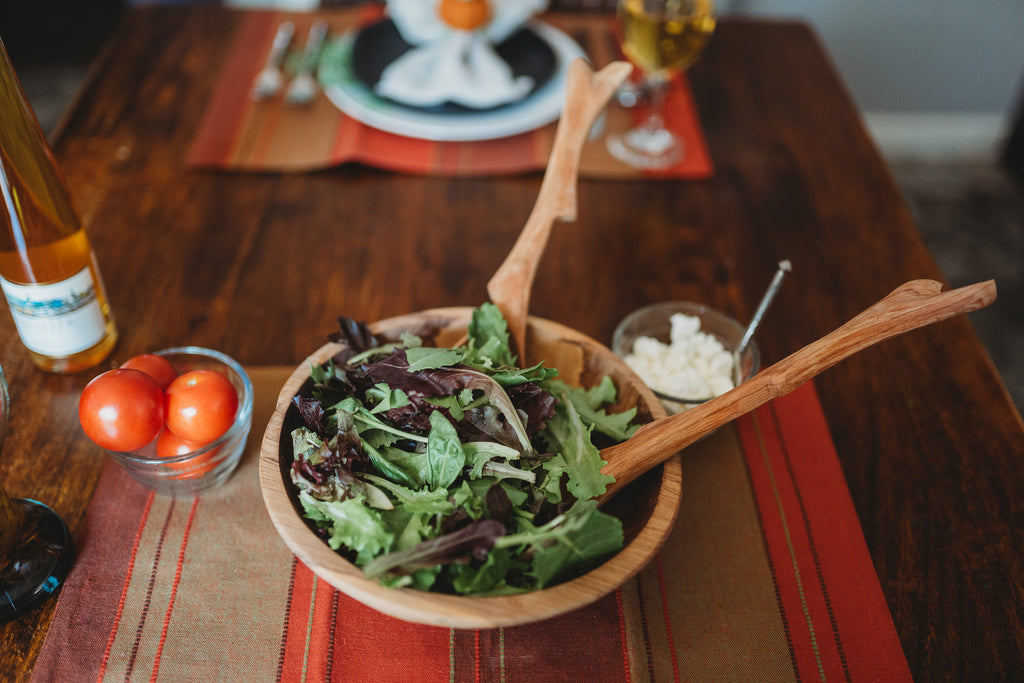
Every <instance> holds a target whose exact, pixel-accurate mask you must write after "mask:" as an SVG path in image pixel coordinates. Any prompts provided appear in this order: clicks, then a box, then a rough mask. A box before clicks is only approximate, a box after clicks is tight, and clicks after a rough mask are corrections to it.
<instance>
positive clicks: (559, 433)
mask: <svg viewBox="0 0 1024 683" xmlns="http://www.w3.org/2000/svg"><path fill="white" fill-rule="evenodd" d="M563 387H564V385H563ZM553 389H554V393H555V395H556V396H558V397H559V398H560V399H561V400H560V401H559V402H558V405H557V406H556V407H555V417H554V418H552V419H551V420H550V421H549V422H548V428H547V430H546V431H545V437H546V439H547V440H548V441H549V442H551V445H552V446H553V448H552V449H551V450H552V451H554V452H557V453H560V458H561V462H560V461H559V457H555V458H552V459H551V460H549V461H547V462H545V463H543V465H544V467H545V468H548V469H549V470H551V471H552V472H556V471H559V470H560V471H559V472H558V473H559V474H561V473H564V474H566V475H568V485H567V486H568V489H569V492H570V493H572V494H573V496H575V497H576V498H579V499H583V500H585V499H588V498H596V497H598V496H600V495H601V494H603V493H604V492H605V489H606V488H607V486H608V484H610V483H611V482H612V481H614V479H613V478H612V477H610V476H608V475H607V474H604V473H602V472H601V468H602V467H603V466H604V465H605V461H604V460H602V459H601V452H600V451H599V450H598V449H597V446H595V445H594V444H593V442H592V441H591V438H590V433H591V431H593V426H592V425H585V424H584V423H583V420H582V419H581V418H580V414H579V413H578V412H577V411H576V407H575V404H574V403H573V401H572V400H571V399H570V398H569V396H568V394H567V392H566V391H564V388H560V387H553ZM549 493H551V491H550V489H549Z"/></svg>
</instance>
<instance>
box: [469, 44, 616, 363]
mask: <svg viewBox="0 0 1024 683" xmlns="http://www.w3.org/2000/svg"><path fill="white" fill-rule="evenodd" d="M630 71H632V66H631V65H630V64H629V63H628V62H621V61H620V62H612V63H611V64H609V65H608V66H606V67H604V68H603V69H601V70H600V71H599V72H597V73H596V74H595V73H593V72H592V71H591V70H590V67H589V66H587V64H586V62H585V61H583V60H582V59H576V60H574V61H573V62H572V63H571V64H570V65H569V72H568V83H567V86H566V97H565V108H564V109H563V111H562V116H561V119H560V120H559V122H558V128H557V129H556V130H555V140H554V143H553V146H552V149H551V156H550V158H549V159H548V165H547V169H546V170H545V172H544V180H543V181H541V186H540V192H539V193H538V195H537V201H536V203H535V204H534V206H533V211H531V212H530V217H529V218H528V219H527V221H526V225H525V226H524V227H523V230H522V232H521V233H520V234H519V238H518V239H517V240H516V243H515V244H514V245H513V247H512V250H511V251H510V252H509V254H508V256H506V257H505V261H504V262H503V263H502V264H501V266H500V267H499V268H498V270H497V271H495V273H494V275H493V276H492V277H491V279H490V281H489V282H488V283H487V294H488V296H489V297H490V300H491V301H492V302H493V303H494V304H496V305H497V306H498V308H499V309H500V310H501V312H502V314H503V315H504V316H505V320H506V321H507V322H508V327H509V333H510V335H511V338H512V343H513V344H514V346H515V351H516V353H518V354H519V357H520V358H521V359H522V358H524V357H525V349H526V317H527V313H528V309H529V305H530V290H531V288H532V286H533V279H534V276H535V275H536V273H537V264H538V262H539V261H540V257H541V254H543V252H544V247H545V246H546V245H547V241H548V236H549V235H550V234H551V225H552V223H554V221H555V220H564V221H571V220H575V219H576V176H577V175H578V173H579V165H580V154H581V153H582V151H583V145H584V143H585V142H586V139H587V134H588V133H589V132H590V128H591V126H592V125H593V124H594V121H595V120H596V119H597V116H598V114H600V113H601V111H602V110H603V109H604V107H605V104H606V103H607V102H608V100H609V98H610V97H611V96H612V93H613V92H615V89H616V88H617V87H619V84H620V83H622V81H624V80H625V79H626V76H628V75H629V73H630Z"/></svg>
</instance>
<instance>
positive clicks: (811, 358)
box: [600, 280, 996, 502]
mask: <svg viewBox="0 0 1024 683" xmlns="http://www.w3.org/2000/svg"><path fill="white" fill-rule="evenodd" d="M941 290H942V285H941V284H939V283H938V282H935V281H933V280H912V281H910V282H907V283H906V284H903V285H901V286H900V287H898V288H896V289H895V290H893V292H892V293H890V294H889V295H888V296H886V297H885V298H884V299H882V300H881V301H879V302H878V303H876V304H874V305H873V306H871V307H870V308H868V309H866V310H865V311H863V312H862V313H860V314H859V315H857V316H856V317H854V318H853V319H851V320H850V321H849V322H847V323H846V324H845V325H842V326H841V327H839V328H837V329H836V330H834V331H832V332H830V333H829V334H827V335H825V336H824V337H822V338H821V339H818V340H817V341H815V342H811V343H810V344H808V345H807V346H805V347H803V348H802V349H800V350H798V351H796V352H795V353H793V354H791V355H789V356H787V357H786V358H784V359H782V360H781V361H779V362H778V363H776V364H774V365H772V366H771V367H769V368H766V369H765V370H763V371H761V372H760V373H758V374H757V375H755V376H754V377H752V378H750V379H749V380H747V381H746V382H744V383H743V384H740V385H739V386H738V387H736V388H735V389H732V390H731V391H729V392H727V393H725V394H722V395H721V396H718V397H717V398H713V399H711V400H709V401H707V402H705V403H701V404H699V405H697V406H695V407H693V408H690V409H689V410H687V411H685V412H682V413H679V414H677V415H672V416H670V417H667V418H662V419H660V420H655V421H654V422H650V423H648V424H646V425H644V426H643V427H641V428H640V429H639V430H637V432H636V434H634V435H633V437H632V438H630V439H629V440H627V441H623V442H622V443H620V444H617V445H615V446H612V447H610V448H605V449H603V450H602V451H601V457H602V459H604V460H606V461H607V463H608V464H606V465H605V466H604V467H603V468H602V469H601V471H602V472H604V473H605V474H608V475H611V476H612V477H614V478H615V481H614V483H612V484H610V485H609V486H608V490H607V491H606V492H605V494H604V495H603V496H602V497H601V499H600V500H601V502H604V501H605V500H607V499H608V498H611V497H612V496H614V495H615V494H616V493H618V492H619V491H620V490H621V489H622V488H623V487H625V486H626V485H627V484H629V483H630V482H631V481H633V480H634V479H636V478H637V477H638V476H640V475H641V474H643V473H644V472H647V471H648V470H649V469H651V468H652V467H654V466H655V465H658V464H660V463H661V462H663V461H665V460H667V459H668V458H669V457H671V456H672V455H673V454H675V453H678V452H679V451H681V450H682V449H684V448H686V447H687V446H689V445H690V444H692V443H693V442H694V441H696V440H697V439H699V438H700V437H702V436H703V435H705V434H707V433H709V432H711V431H713V430H715V429H717V428H719V427H721V426H722V425H724V424H726V423H727V422H730V421H732V420H733V419H735V418H737V417H739V416H740V415H743V414H746V413H748V412H750V411H752V410H754V409H755V408H757V407H759V406H761V405H763V404H765V403H767V402H768V401H770V400H772V399H773V398H777V397H779V396H784V395H785V394H788V393H789V392H791V391H793V390H794V389H796V388H797V387H799V386H800V385H801V384H803V383H804V382H806V381H807V380H809V379H811V378H812V377H814V376H816V375H818V374H819V373H821V372H822V371H824V370H826V369H828V368H830V367H832V366H833V365H835V364H836V363H838V362H839V361H841V360H844V359H846V358H849V357H850V356H852V355H853V354H855V353H857V352H859V351H862V350H864V349H866V348H867V347H869V346H873V345H875V344H877V343H879V342H881V341H885V340H886V339H890V338H892V337H895V336H897V335H900V334H903V333H904V332H909V331H911V330H914V329H917V328H919V327H924V326H926V325H930V324H932V323H935V322H939V321H941V320H945V319H947V318H952V317H953V316H956V315H960V314H961V313H968V312H970V311H976V310H978V309H980V308H984V307H985V306H988V305H989V304H990V303H992V302H993V301H995V299H996V285H995V282H994V281H993V280H988V281H986V282H980V283H977V284H973V285H968V286H966V287H961V288H959V289H954V290H950V291H948V292H942V291H941Z"/></svg>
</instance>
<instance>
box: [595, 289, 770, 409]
mask: <svg viewBox="0 0 1024 683" xmlns="http://www.w3.org/2000/svg"><path fill="white" fill-rule="evenodd" d="M676 313H682V314H684V315H689V316H693V317H695V318H697V319H699V320H700V331H701V332H704V333H706V334H710V335H711V336H713V337H715V338H716V339H718V341H719V342H721V344H722V346H723V347H724V348H725V350H726V351H728V352H729V353H734V352H735V351H736V348H737V347H738V346H739V344H740V341H742V339H743V334H744V333H745V332H746V328H745V327H743V325H740V324H739V323H738V322H736V321H735V320H733V319H732V318H730V317H729V316H727V315H725V314H724V313H719V312H718V311H716V310H715V309H713V308H709V307H707V306H704V305H703V304H697V303H692V302H689V301H664V302H661V303H656V304H651V305H649V306H644V307H643V308H640V309H637V310H636V311H633V312H632V313H630V314H629V315H627V316H626V317H625V318H623V320H622V322H620V323H619V324H618V326H617V327H616V328H615V332H614V334H613V335H612V351H614V352H615V354H616V355H617V356H619V357H620V358H622V359H623V360H625V359H626V357H627V356H629V355H630V354H631V353H632V351H633V344H634V342H635V341H636V340H637V338H639V337H653V338H654V339H657V340H658V341H660V342H662V343H663V344H669V343H670V342H671V339H670V333H671V330H672V323H671V318H672V316H673V315H674V314H676ZM739 365H740V377H741V380H740V382H741V383H742V382H746V381H747V380H748V379H750V378H751V377H753V376H754V375H755V374H757V371H758V370H759V369H760V365H761V354H760V351H759V350H758V348H757V344H756V343H755V342H754V340H753V339H751V340H750V343H749V344H748V345H747V348H746V349H745V350H744V351H743V354H742V355H741V357H740V359H739ZM648 386H649V387H650V389H651V391H653V392H654V395H655V396H657V397H658V398H659V399H661V402H662V404H663V405H664V406H665V410H666V411H667V412H668V414H669V415H673V414H675V413H681V412H683V411H684V410H687V409H689V408H692V407H694V406H696V405H699V404H701V403H704V402H705V401H708V400H710V399H711V398H713V397H712V396H672V395H669V394H666V393H664V392H662V391H659V390H658V389H657V388H655V387H653V386H650V383H648Z"/></svg>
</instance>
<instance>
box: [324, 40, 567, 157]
mask: <svg viewBox="0 0 1024 683" xmlns="http://www.w3.org/2000/svg"><path fill="white" fill-rule="evenodd" d="M530 28H531V29H532V30H533V31H534V32H536V33H537V35H538V36H540V37H541V39H543V40H544V41H546V42H547V43H548V45H550V46H551V49H552V50H553V51H554V53H555V71H554V73H553V74H552V76H551V78H550V79H548V81H547V83H545V84H544V85H543V86H541V87H540V88H538V89H537V90H536V91H535V92H533V93H531V94H530V95H529V96H527V97H525V98H523V99H522V100H520V101H519V102H515V103H512V104H509V105H506V106H503V107H498V108H496V109H489V110H486V111H480V112H460V113H458V114H443V113H432V112H427V111H418V110H416V109H411V108H409V107H403V106H401V105H398V104H394V103H392V102H389V101H387V100H385V99H382V98H380V97H377V96H376V95H375V94H374V93H373V91H371V90H370V89H369V88H367V87H366V86H365V85H364V84H363V83H361V82H360V81H359V80H358V79H357V78H356V77H355V76H354V75H353V74H352V72H351V69H350V68H349V62H348V58H349V55H350V54H351V52H352V43H353V42H354V40H355V37H356V32H355V31H349V32H348V33H345V34H344V35H342V36H341V37H340V38H339V39H338V41H337V42H336V43H335V44H334V45H333V46H331V48H330V49H331V51H332V54H334V55H335V56H336V57H337V58H338V62H339V63H338V64H336V65H332V67H333V68H337V69H338V71H337V73H332V74H330V76H329V77H328V78H324V74H323V73H321V78H323V79H324V80H325V81H328V82H325V83H324V93H325V94H326V95H327V98H328V99H329V100H330V101H331V102H332V103H333V104H334V106H336V107H337V108H338V109H340V110H341V111H343V112H344V113H345V114H347V115H349V116H351V117H352V118H354V119H356V120H357V121H360V122H362V123H365V124H366V125H367V126H370V127H372V128H378V129H380V130H383V131H387V132H389V133H396V134H398V135H405V136H407V137H411V138H420V139H423V140H439V141H445V142H454V141H461V142H466V141H472V140H493V139H495V138H504V137H508V136H510V135H516V134H518V133H525V132H526V131H530V130H533V129H535V128H540V127H541V126H544V125H547V124H549V123H551V122H552V121H554V120H556V119H557V118H558V117H559V115H560V114H561V113H562V105H563V104H564V103H565V83H566V72H567V69H568V68H569V63H570V62H572V60H573V59H575V58H576V57H583V58H584V59H586V54H585V53H584V52H583V49H582V48H580V46H579V45H577V44H576V42H575V41H574V40H573V39H572V38H570V37H569V36H567V35H566V34H564V33H562V32H561V31H559V30H558V29H556V28H554V27H552V26H550V25H548V24H545V23H543V22H540V21H533V22H530ZM335 50H336V51H337V52H334V51H335ZM323 66H324V65H323V64H322V65H321V69H323Z"/></svg>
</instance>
